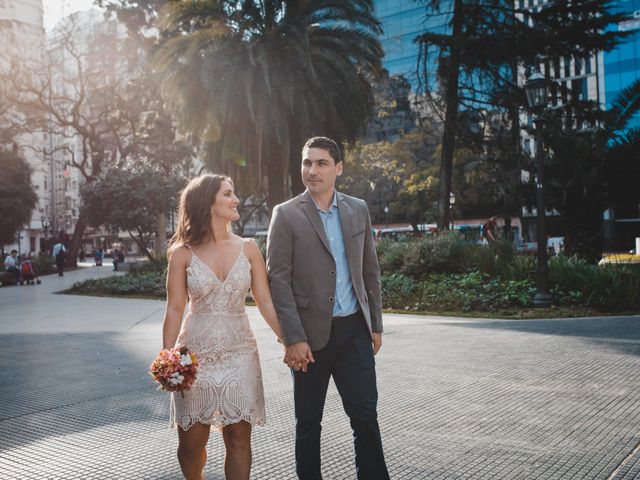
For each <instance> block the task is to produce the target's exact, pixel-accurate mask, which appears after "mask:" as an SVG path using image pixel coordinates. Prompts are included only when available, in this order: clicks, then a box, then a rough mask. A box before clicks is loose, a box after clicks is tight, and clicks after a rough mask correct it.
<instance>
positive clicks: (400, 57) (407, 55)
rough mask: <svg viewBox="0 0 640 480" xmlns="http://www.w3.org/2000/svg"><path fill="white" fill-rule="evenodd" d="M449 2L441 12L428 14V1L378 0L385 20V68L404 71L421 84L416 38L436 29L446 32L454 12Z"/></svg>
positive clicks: (401, 72) (405, 74)
mask: <svg viewBox="0 0 640 480" xmlns="http://www.w3.org/2000/svg"><path fill="white" fill-rule="evenodd" d="M448 3H449V2H442V4H443V7H442V12H441V13H440V14H439V15H434V16H430V17H427V16H426V14H427V8H426V6H425V2H417V1H416V0H375V1H374V5H375V11H376V15H377V16H378V18H379V19H380V21H381V22H382V28H383V30H384V34H383V35H382V38H381V41H382V47H383V48H384V53H385V56H384V61H383V64H384V67H385V68H386V69H387V70H388V71H389V74H390V75H396V74H402V75H404V76H405V77H406V78H407V80H409V82H411V85H412V86H413V87H414V88H415V87H416V85H417V83H418V77H417V75H416V72H417V62H418V52H419V47H418V45H417V44H416V43H415V41H414V40H415V38H416V37H417V36H419V35H420V34H421V33H423V32H426V31H432V32H437V33H445V32H446V31H447V23H448V21H449V18H450V15H449V14H447V12H448V11H449V10H450V6H449V5H448Z"/></svg>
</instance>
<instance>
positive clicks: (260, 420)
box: [169, 413, 267, 430]
mask: <svg viewBox="0 0 640 480" xmlns="http://www.w3.org/2000/svg"><path fill="white" fill-rule="evenodd" d="M242 421H245V422H248V423H250V424H251V425H253V426H254V427H255V426H258V427H264V426H265V425H266V424H267V422H266V419H265V417H264V416H263V415H260V414H256V413H253V414H251V413H249V414H243V415H240V416H237V417H233V418H228V417H225V416H223V415H211V416H210V417H200V416H197V417H192V416H191V415H184V416H182V418H180V419H179V420H177V419H171V420H170V423H169V426H170V427H171V428H173V429H176V428H177V427H180V428H181V429H182V430H189V429H190V428H191V427H193V426H194V425H195V424H196V423H203V424H205V425H211V426H212V427H213V428H215V429H216V430H221V429H222V427H226V426H227V425H233V424H234V423H238V422H242Z"/></svg>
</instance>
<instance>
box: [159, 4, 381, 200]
mask: <svg viewBox="0 0 640 480" xmlns="http://www.w3.org/2000/svg"><path fill="white" fill-rule="evenodd" d="M161 30H162V34H163V35H164V36H165V37H166V38H167V40H166V41H163V42H162V43H161V45H160V48H159V49H158V51H157V52H156V54H155V56H154V62H155V65H156V66H157V69H158V71H159V72H160V74H161V76H162V77H163V90H164V92H165V94H166V96H167V99H168V100H169V102H170V103H171V104H172V106H173V107H174V108H175V110H176V112H177V113H178V116H179V118H180V120H181V122H182V125H183V127H184V128H186V129H188V130H189V131H192V132H194V133H196V134H199V135H200V136H201V138H203V139H204V140H205V142H208V158H207V163H208V166H209V168H211V169H215V170H220V171H224V172H226V173H229V174H230V175H232V176H234V177H236V178H238V179H239V180H241V181H242V184H243V186H245V187H248V188H252V189H256V191H261V190H262V189H263V188H265V187H267V188H268V195H269V205H270V206H273V205H274V204H275V203H277V202H280V201H282V200H283V199H284V198H285V196H286V194H287V189H288V188H287V187H288V185H289V184H288V180H291V182H292V190H294V191H299V190H301V188H300V187H301V183H300V180H299V173H298V172H299V170H298V169H299V151H300V148H301V146H302V142H303V141H304V139H305V138H306V137H308V136H311V135H327V136H332V137H334V138H336V139H337V140H339V141H345V140H346V141H351V140H353V139H355V137H357V135H358V134H360V133H361V131H362V128H363V127H364V125H365V124H366V121H367V119H368V117H369V116H370V113H371V110H372V104H373V94H372V88H371V85H370V82H369V79H370V78H372V76H375V75H377V74H378V73H379V72H380V69H381V67H380V60H381V57H382V49H381V46H380V43H379V41H378V40H377V36H378V35H379V33H380V32H381V30H380V26H379V22H378V20H376V18H375V16H374V14H373V6H372V2H371V0H316V1H308V0H306V1H305V0H262V1H259V0H253V1H251V0H246V1H242V2H239V1H233V0H231V1H216V0H193V1H179V2H171V3H169V4H168V6H167V8H166V9H165V10H164V12H163V13H162V15H161ZM293 172H295V174H293ZM265 178H267V179H268V182H265V180H264V179H265Z"/></svg>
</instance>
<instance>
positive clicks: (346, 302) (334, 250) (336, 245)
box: [314, 192, 360, 317]
mask: <svg viewBox="0 0 640 480" xmlns="http://www.w3.org/2000/svg"><path fill="white" fill-rule="evenodd" d="M314 202H315V201H314ZM316 208H317V209H318V213H319V214H320V219H321V220H322V225H323V226H324V232H325V233H326V234H327V240H329V246H330V247H331V254H332V255H333V258H334V260H335V262H336V293H335V296H334V299H335V300H334V303H333V316H334V317H346V316H348V315H351V314H354V313H356V312H357V311H358V310H360V306H359V305H358V297H356V292H355V290H354V289H353V283H352V282H351V270H350V269H349V260H348V259H347V250H346V248H345V246H344V237H343V236H342V227H341V226H340V212H339V211H338V197H337V195H336V193H335V192H334V194H333V203H332V205H331V208H330V209H329V211H328V212H325V211H323V210H322V209H321V208H320V207H318V204H317V203H316Z"/></svg>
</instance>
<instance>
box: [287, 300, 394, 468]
mask: <svg viewBox="0 0 640 480" xmlns="http://www.w3.org/2000/svg"><path fill="white" fill-rule="evenodd" d="M313 357H314V359H315V363H310V364H309V367H308V370H307V371H306V372H302V371H300V372H296V371H293V370H292V372H293V387H294V400H295V415H296V472H297V474H298V478H299V479H300V480H321V479H322V474H321V468H320V465H321V463H320V432H321V429H322V426H321V424H322V412H323V410H324V402H325V398H326V396H327V388H328V386H329V379H330V378H331V377H332V376H333V380H334V382H335V384H336V387H337V389H338V393H339V394H340V397H341V398H342V405H343V407H344V410H345V412H346V414H347V416H348V417H349V419H350V421H351V428H352V430H353V441H354V446H355V455H356V470H357V474H358V479H360V480H387V479H388V478H389V474H388V473H387V466H386V464H385V461H384V453H383V450H382V440H381V438H380V428H379V427H378V413H377V410H376V408H377V404H378V390H377V387H376V370H375V359H374V356H373V346H372V344H371V337H370V335H369V332H368V329H367V326H366V324H365V320H364V316H363V314H362V312H358V313H355V314H353V315H350V316H348V317H339V318H334V319H333V323H332V327H331V336H330V337H329V342H328V343H327V345H326V346H325V347H324V348H323V349H322V350H318V351H315V352H313Z"/></svg>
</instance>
